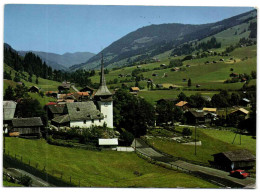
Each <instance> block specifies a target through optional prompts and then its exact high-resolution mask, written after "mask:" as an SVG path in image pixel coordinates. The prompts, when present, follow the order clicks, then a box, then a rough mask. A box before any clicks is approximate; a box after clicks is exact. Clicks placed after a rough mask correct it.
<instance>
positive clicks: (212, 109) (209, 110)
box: [202, 107, 217, 113]
mask: <svg viewBox="0 0 260 192" xmlns="http://www.w3.org/2000/svg"><path fill="white" fill-rule="evenodd" d="M202 110H203V111H205V112H211V113H217V108H206V107H204V108H203V109H202Z"/></svg>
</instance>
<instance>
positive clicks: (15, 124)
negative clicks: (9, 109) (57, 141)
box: [10, 117, 43, 138]
mask: <svg viewBox="0 0 260 192" xmlns="http://www.w3.org/2000/svg"><path fill="white" fill-rule="evenodd" d="M41 127H43V123H42V120H41V118H40V117H30V118H14V119H13V120H12V128H11V130H10V133H17V134H16V135H19V137H37V138H40V136H41ZM10 135H12V134H10Z"/></svg>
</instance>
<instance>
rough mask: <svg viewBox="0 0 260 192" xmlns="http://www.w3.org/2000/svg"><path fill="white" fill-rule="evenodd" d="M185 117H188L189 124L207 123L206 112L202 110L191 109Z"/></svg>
mask: <svg viewBox="0 0 260 192" xmlns="http://www.w3.org/2000/svg"><path fill="white" fill-rule="evenodd" d="M184 116H185V117H186V119H187V123H188V124H200V123H205V116H204V112H203V111H201V110H193V109H190V110H188V111H187V112H186V113H184Z"/></svg>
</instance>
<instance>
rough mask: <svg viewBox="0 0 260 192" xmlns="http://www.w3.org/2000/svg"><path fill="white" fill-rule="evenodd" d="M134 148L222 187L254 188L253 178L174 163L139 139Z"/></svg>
mask: <svg viewBox="0 0 260 192" xmlns="http://www.w3.org/2000/svg"><path fill="white" fill-rule="evenodd" d="M135 146H136V150H137V151H138V152H140V153H141V154H144V155H146V156H148V157H150V158H151V159H153V160H156V161H160V162H164V163H166V164H168V165H169V166H175V167H179V168H181V169H182V168H183V169H185V170H188V171H189V172H191V173H192V174H198V175H203V176H205V177H208V178H209V179H210V180H213V181H215V182H216V183H220V184H222V185H223V186H227V187H232V188H233V187H235V188H255V182H256V181H255V179H254V178H246V179H238V178H234V177H231V176H229V172H226V171H223V170H218V169H214V168H210V167H203V166H200V165H195V164H191V163H188V162H185V161H182V160H177V161H176V160H175V159H173V158H170V157H167V156H165V155H163V154H162V153H160V152H158V151H155V150H154V149H152V148H151V147H149V146H148V145H147V144H146V143H145V142H144V141H142V140H141V139H136V141H135V140H134V141H133V143H132V147H133V148H135Z"/></svg>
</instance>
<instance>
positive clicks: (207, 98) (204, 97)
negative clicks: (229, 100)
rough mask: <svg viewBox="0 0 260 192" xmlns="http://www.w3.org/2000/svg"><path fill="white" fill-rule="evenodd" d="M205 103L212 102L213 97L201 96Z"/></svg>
mask: <svg viewBox="0 0 260 192" xmlns="http://www.w3.org/2000/svg"><path fill="white" fill-rule="evenodd" d="M201 97H202V98H203V99H204V100H205V101H209V102H210V101H211V97H210V96H207V95H203V96H201Z"/></svg>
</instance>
